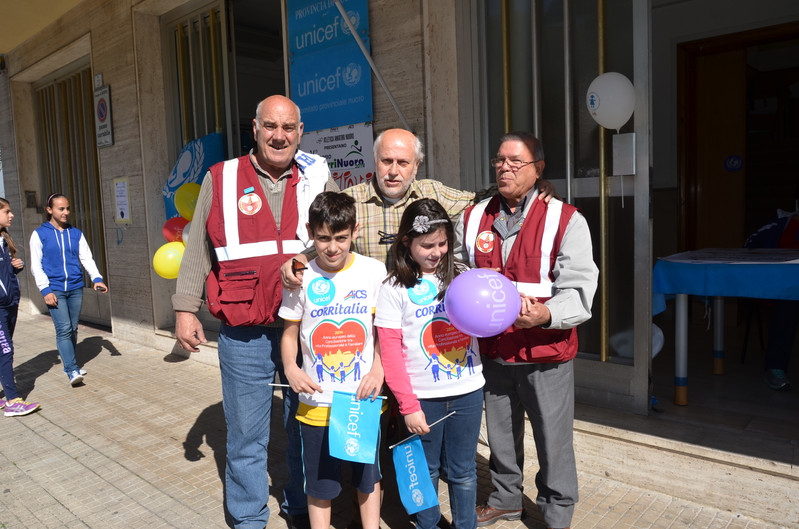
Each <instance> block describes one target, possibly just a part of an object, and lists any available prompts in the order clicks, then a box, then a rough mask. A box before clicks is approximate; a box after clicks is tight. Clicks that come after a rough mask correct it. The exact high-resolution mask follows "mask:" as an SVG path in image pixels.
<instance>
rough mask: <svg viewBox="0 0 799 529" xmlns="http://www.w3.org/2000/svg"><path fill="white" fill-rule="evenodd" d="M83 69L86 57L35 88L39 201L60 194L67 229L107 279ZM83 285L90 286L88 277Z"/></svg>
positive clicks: (88, 85) (88, 79)
mask: <svg viewBox="0 0 799 529" xmlns="http://www.w3.org/2000/svg"><path fill="white" fill-rule="evenodd" d="M87 64H88V58H87V59H86V60H84V61H81V62H80V63H79V64H77V65H70V66H67V67H66V68H64V69H62V70H59V71H58V72H56V73H55V74H54V75H53V76H50V77H49V78H45V79H43V80H42V81H40V82H39V83H36V84H35V85H34V89H35V90H36V94H37V99H38V109H39V116H38V117H39V127H38V128H39V145H40V148H41V150H42V152H41V155H40V159H41V160H42V162H43V163H42V183H41V189H42V195H43V198H42V202H44V201H45V200H46V197H47V196H49V195H50V194H51V193H61V194H63V195H65V196H66V197H67V198H68V199H69V204H70V208H71V212H72V214H71V215H70V224H72V225H73V226H75V227H76V228H78V229H79V230H81V231H82V232H83V235H84V236H85V237H86V241H87V242H88V243H89V247H90V248H91V249H92V254H93V256H94V260H95V262H96V263H97V266H98V268H99V269H100V273H101V274H102V275H103V277H108V271H107V266H106V253H105V239H104V237H103V225H102V215H101V212H102V207H101V201H100V175H99V171H98V163H97V144H96V142H95V130H94V112H93V110H94V88H93V82H92V72H91V69H90V68H89V67H88V66H87ZM65 72H66V73H65ZM88 281H89V283H88V284H91V278H89V279H88Z"/></svg>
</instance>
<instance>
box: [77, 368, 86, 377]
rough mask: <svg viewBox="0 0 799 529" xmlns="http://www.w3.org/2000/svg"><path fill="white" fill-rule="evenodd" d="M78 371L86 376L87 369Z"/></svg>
mask: <svg viewBox="0 0 799 529" xmlns="http://www.w3.org/2000/svg"><path fill="white" fill-rule="evenodd" d="M78 373H80V374H81V375H83V376H86V370H85V369H78Z"/></svg>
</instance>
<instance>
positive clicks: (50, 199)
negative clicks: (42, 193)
mask: <svg viewBox="0 0 799 529" xmlns="http://www.w3.org/2000/svg"><path fill="white" fill-rule="evenodd" d="M61 196H64V195H62V194H61V193H53V194H52V195H50V196H49V197H47V202H45V204H47V207H48V208H49V207H52V206H51V205H50V203H51V202H52V200H53V198H54V197H61Z"/></svg>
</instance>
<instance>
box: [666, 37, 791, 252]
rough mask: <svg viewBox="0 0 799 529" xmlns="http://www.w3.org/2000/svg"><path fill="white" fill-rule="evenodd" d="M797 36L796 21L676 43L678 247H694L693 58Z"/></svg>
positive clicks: (694, 80)
mask: <svg viewBox="0 0 799 529" xmlns="http://www.w3.org/2000/svg"><path fill="white" fill-rule="evenodd" d="M791 38H799V22H789V23H787V24H779V25H776V26H768V27H764V28H758V29H753V30H749V31H742V32H739V33H730V34H727V35H720V36H717V37H710V38H706V39H700V40H694V41H690V42H683V43H680V44H678V45H677V171H678V175H677V191H678V200H679V205H678V208H679V211H678V213H679V228H678V229H679V250H680V251H681V252H683V251H688V250H697V249H698V248H696V233H695V232H694V231H693V226H695V225H696V202H697V193H696V189H697V184H698V176H697V174H696V171H695V167H696V160H697V153H696V145H697V142H696V129H697V120H696V116H697V113H696V110H697V108H696V98H695V97H692V96H690V97H689V94H694V93H695V92H696V86H697V75H696V71H697V64H696V63H697V59H698V58H699V57H701V56H707V55H715V54H718V53H724V52H729V51H733V50H739V49H744V48H748V47H750V46H758V45H762V44H769V43H772V42H778V41H781V40H787V39H791Z"/></svg>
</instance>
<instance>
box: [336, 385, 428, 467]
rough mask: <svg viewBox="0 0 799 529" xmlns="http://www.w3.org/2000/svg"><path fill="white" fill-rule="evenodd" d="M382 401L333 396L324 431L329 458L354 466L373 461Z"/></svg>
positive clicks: (342, 393) (339, 394) (353, 396)
mask: <svg viewBox="0 0 799 529" xmlns="http://www.w3.org/2000/svg"><path fill="white" fill-rule="evenodd" d="M383 398H384V397H378V398H377V399H375V400H374V402H373V401H372V399H371V398H368V399H363V400H358V399H356V398H355V395H354V394H353V393H345V392H343V391H336V392H334V393H333V405H332V406H331V409H330V428H329V429H328V443H329V444H330V455H331V456H333V457H335V458H338V459H342V460H344V461H353V462H355V463H374V462H375V461H376V460H377V459H376V458H377V439H378V430H379V429H380V407H381V406H382V405H383ZM422 457H423V458H424V454H422ZM425 468H426V467H425ZM428 479H429V477H428Z"/></svg>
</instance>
